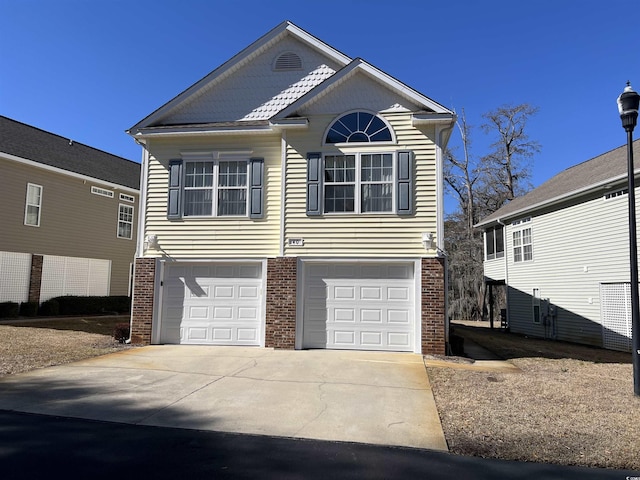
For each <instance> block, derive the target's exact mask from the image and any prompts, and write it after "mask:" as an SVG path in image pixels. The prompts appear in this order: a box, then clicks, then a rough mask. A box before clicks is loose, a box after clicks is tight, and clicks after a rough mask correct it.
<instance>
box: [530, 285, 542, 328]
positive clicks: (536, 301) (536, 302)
mask: <svg viewBox="0 0 640 480" xmlns="http://www.w3.org/2000/svg"><path fill="white" fill-rule="evenodd" d="M531 300H532V304H531V306H532V310H533V312H532V315H533V323H535V324H540V317H541V316H542V312H541V311H540V308H541V303H540V289H539V288H534V289H533V293H532V295H531ZM536 307H537V308H538V314H537V315H536Z"/></svg>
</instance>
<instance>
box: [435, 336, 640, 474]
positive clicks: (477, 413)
mask: <svg viewBox="0 0 640 480" xmlns="http://www.w3.org/2000/svg"><path fill="white" fill-rule="evenodd" d="M455 330H456V333H457V334H459V335H461V336H463V337H464V338H465V341H469V340H473V341H475V342H476V343H478V344H480V345H482V346H484V347H485V348H488V349H490V350H492V351H494V353H496V354H498V355H500V356H501V357H502V358H505V359H507V360H508V361H509V362H510V363H512V364H513V365H515V366H516V367H518V368H519V369H520V370H521V372H520V373H500V372H482V371H473V370H465V369H459V368H447V367H446V366H444V367H428V372H429V378H430V381H431V384H432V387H433V391H434V395H435V399H436V404H437V406H438V411H439V412H440V417H441V422H442V426H443V429H444V433H445V437H446V439H447V443H448V445H449V449H450V451H451V452H452V453H457V454H461V455H473V456H480V457H491V458H500V459H507V460H520V461H532V462H548V463H555V464H562V465H582V466H589V467H605V468H620V469H634V470H635V469H640V442H639V441H638V431H637V430H638V425H640V398H638V397H636V396H634V395H633V367H632V365H631V355H630V354H625V353H621V352H614V351H608V350H603V349H598V348H590V347H583V346H579V345H573V344H568V343H563V342H552V341H545V340H536V339H529V338H526V337H523V336H519V335H514V334H507V333H504V332H502V331H499V330H494V331H491V330H488V329H486V328H472V327H463V326H459V325H456V326H455Z"/></svg>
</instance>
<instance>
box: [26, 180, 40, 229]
mask: <svg viewBox="0 0 640 480" xmlns="http://www.w3.org/2000/svg"><path fill="white" fill-rule="evenodd" d="M41 209H42V186H40V185H35V184H33V183H28V184H27V198H26V202H25V207H24V224H25V225H30V226H32V227H39V226H40V211H41Z"/></svg>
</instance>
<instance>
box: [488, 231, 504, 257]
mask: <svg viewBox="0 0 640 480" xmlns="http://www.w3.org/2000/svg"><path fill="white" fill-rule="evenodd" d="M497 228H500V230H501V232H500V233H501V234H502V251H500V252H498V251H497V250H498V249H497V246H498V243H497V241H496V229H497ZM489 230H491V231H492V232H493V253H492V254H491V256H490V255H489V251H488V250H487V233H488V232H489ZM504 236H505V228H504V227H503V226H500V227H491V228H490V229H488V230H485V232H484V247H485V248H484V259H485V260H499V259H501V258H504V255H505V237H504Z"/></svg>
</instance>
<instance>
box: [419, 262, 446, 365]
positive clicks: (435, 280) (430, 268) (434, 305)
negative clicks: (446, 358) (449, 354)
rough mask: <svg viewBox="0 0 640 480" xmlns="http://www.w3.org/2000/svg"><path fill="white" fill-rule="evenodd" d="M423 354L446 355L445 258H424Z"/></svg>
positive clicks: (422, 275) (422, 273)
mask: <svg viewBox="0 0 640 480" xmlns="http://www.w3.org/2000/svg"><path fill="white" fill-rule="evenodd" d="M421 270H422V272H421V291H422V312H421V314H422V315H421V316H422V339H421V340H422V341H421V343H422V354H423V355H428V354H430V355H444V354H445V350H446V346H445V315H446V312H445V294H446V292H445V272H446V260H445V258H441V257H438V258H423V259H422V269H421Z"/></svg>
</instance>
